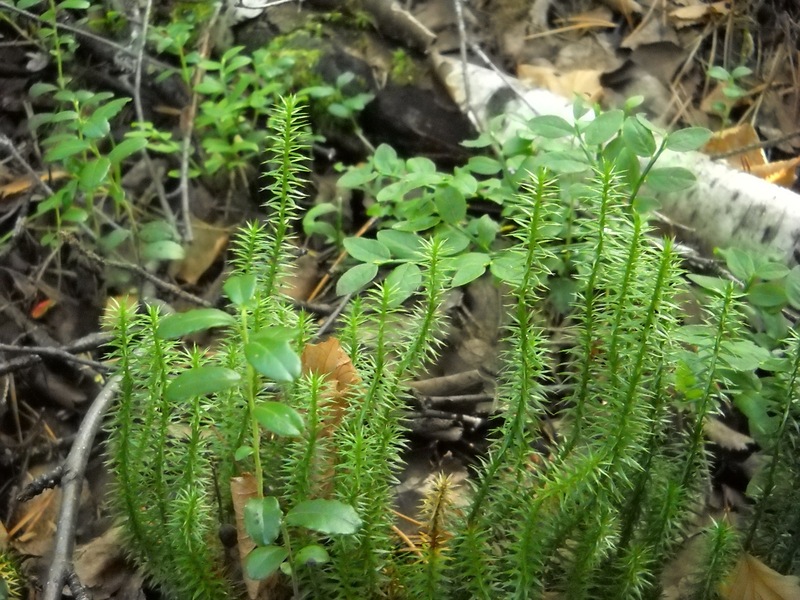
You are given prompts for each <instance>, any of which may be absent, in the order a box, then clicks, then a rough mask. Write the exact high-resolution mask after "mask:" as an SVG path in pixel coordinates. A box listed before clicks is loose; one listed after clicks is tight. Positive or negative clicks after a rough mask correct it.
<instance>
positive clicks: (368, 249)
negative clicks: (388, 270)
mask: <svg viewBox="0 0 800 600" xmlns="http://www.w3.org/2000/svg"><path fill="white" fill-rule="evenodd" d="M343 243H344V248H345V250H347V252H348V254H350V256H352V257H353V258H355V259H356V260H360V261H362V262H374V263H381V262H384V261H387V260H389V259H390V258H391V253H390V252H389V249H388V248H387V247H386V246H384V245H383V244H381V243H380V242H379V241H378V240H370V239H367V238H358V237H349V238H345V239H344V242H343Z"/></svg>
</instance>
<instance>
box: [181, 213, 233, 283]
mask: <svg viewBox="0 0 800 600" xmlns="http://www.w3.org/2000/svg"><path fill="white" fill-rule="evenodd" d="M192 233H193V236H194V239H193V240H192V243H191V244H189V245H188V247H187V248H186V256H185V257H184V258H183V259H182V260H179V261H175V262H173V263H172V264H171V265H170V269H169V273H170V275H171V276H173V277H175V278H176V279H178V280H179V281H185V282H186V283H189V284H191V285H196V284H197V282H198V281H199V280H200V278H201V277H202V276H203V274H204V273H205V272H206V271H208V269H209V267H211V265H213V264H214V261H216V260H217V258H218V257H219V255H220V254H221V253H222V252H223V251H224V250H225V247H226V246H227V245H228V238H229V231H228V229H227V228H224V227H217V226H215V225H212V224H211V223H206V222H204V221H201V220H200V219H196V218H194V217H193V218H192Z"/></svg>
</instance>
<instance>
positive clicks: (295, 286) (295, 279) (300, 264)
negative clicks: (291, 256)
mask: <svg viewBox="0 0 800 600" xmlns="http://www.w3.org/2000/svg"><path fill="white" fill-rule="evenodd" d="M319 279H320V270H319V262H318V259H317V257H316V256H313V255H311V254H304V255H302V256H300V257H298V258H297V260H296V261H294V265H292V268H291V269H290V270H289V272H288V273H287V274H286V276H285V277H283V279H282V280H281V293H282V294H283V295H285V296H288V297H289V298H291V299H292V300H297V301H298V302H303V301H304V300H305V299H306V298H308V297H309V296H310V295H311V292H313V291H314V288H315V287H316V285H317V282H318V281H319Z"/></svg>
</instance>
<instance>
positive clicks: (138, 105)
mask: <svg viewBox="0 0 800 600" xmlns="http://www.w3.org/2000/svg"><path fill="white" fill-rule="evenodd" d="M132 5H133V6H136V3H132ZM152 8H153V0H147V2H146V4H145V9H144V18H142V21H141V29H140V30H139V32H138V33H139V39H138V40H136V54H135V59H136V64H135V67H134V74H133V107H134V110H135V111H136V118H137V119H138V120H139V123H144V122H145V121H146V119H145V118H144V108H143V106H142V66H143V64H144V50H145V46H146V45H147V27H148V25H149V23H150V12H151V11H152ZM137 12H138V10H137ZM141 155H142V157H143V158H144V162H145V165H146V166H147V172H148V173H150V178H151V180H152V182H153V185H154V186H155V189H156V195H157V196H158V200H159V202H160V204H161V210H163V211H164V218H166V219H167V221H169V223H170V224H171V225H172V226H173V227H174V226H175V215H174V213H173V212H172V208H171V207H170V205H169V201H168V200H167V193H166V192H165V191H164V182H162V181H161V177H160V176H159V174H158V173H157V172H156V168H155V165H154V164H153V161H152V160H151V159H150V153H149V152H147V149H146V148H144V149H142V150H141ZM187 241H191V231H190V232H189V237H188V238H187Z"/></svg>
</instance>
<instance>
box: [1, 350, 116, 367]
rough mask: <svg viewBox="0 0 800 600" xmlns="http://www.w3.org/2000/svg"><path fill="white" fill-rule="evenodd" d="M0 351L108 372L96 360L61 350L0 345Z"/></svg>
mask: <svg viewBox="0 0 800 600" xmlns="http://www.w3.org/2000/svg"><path fill="white" fill-rule="evenodd" d="M0 351H3V352H16V353H18V354H35V355H39V356H42V357H47V358H57V359H59V360H63V361H66V362H74V363H77V364H79V365H84V366H87V367H91V368H92V369H94V370H95V371H99V372H101V373H103V372H105V371H107V370H108V367H107V366H106V365H104V364H103V363H101V362H97V361H96V360H89V359H88V358H81V357H80V356H75V355H74V354H72V353H70V352H68V351H66V350H63V349H61V348H50V347H48V346H15V345H13V344H0Z"/></svg>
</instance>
